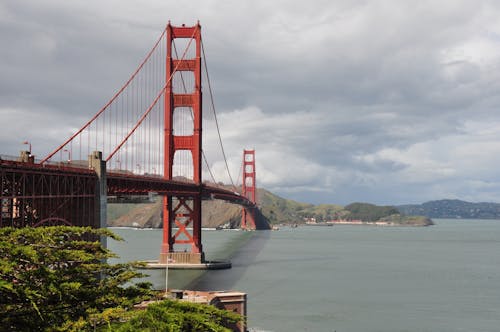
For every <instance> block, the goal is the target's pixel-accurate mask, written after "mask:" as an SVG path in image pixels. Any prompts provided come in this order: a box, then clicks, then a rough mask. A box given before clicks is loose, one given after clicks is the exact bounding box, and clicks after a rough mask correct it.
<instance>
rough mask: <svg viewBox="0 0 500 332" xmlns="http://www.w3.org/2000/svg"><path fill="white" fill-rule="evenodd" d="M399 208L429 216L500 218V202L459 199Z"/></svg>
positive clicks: (407, 213)
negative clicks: (475, 201)
mask: <svg viewBox="0 0 500 332" xmlns="http://www.w3.org/2000/svg"><path fill="white" fill-rule="evenodd" d="M397 209H398V210H399V211H400V212H401V213H402V214H405V215H421V216H426V217H429V218H457V219H458V218H463V219H500V204H499V203H471V202H465V201H461V200H458V199H442V200H438V201H430V202H426V203H423V204H410V205H400V206H397Z"/></svg>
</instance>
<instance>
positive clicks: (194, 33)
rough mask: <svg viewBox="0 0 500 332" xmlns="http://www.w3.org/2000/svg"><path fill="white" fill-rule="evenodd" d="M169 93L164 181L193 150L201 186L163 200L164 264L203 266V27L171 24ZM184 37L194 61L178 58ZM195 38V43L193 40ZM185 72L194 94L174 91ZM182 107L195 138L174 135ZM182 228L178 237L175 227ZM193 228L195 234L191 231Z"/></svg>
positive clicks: (171, 177) (167, 97) (166, 91)
mask: <svg viewBox="0 0 500 332" xmlns="http://www.w3.org/2000/svg"><path fill="white" fill-rule="evenodd" d="M166 38H167V40H166V47H167V56H166V77H165V80H166V83H167V86H166V90H165V106H164V122H165V124H164V128H165V129H164V173H163V174H164V176H163V177H164V179H165V180H172V179H173V172H172V170H173V165H174V156H175V153H176V152H177V151H189V152H190V153H191V156H192V161H193V178H192V179H191V180H193V182H194V183H195V184H197V185H198V186H197V187H198V188H199V189H197V192H193V193H191V194H189V195H186V194H183V195H180V194H179V195H177V196H175V198H174V197H172V196H164V197H163V243H162V247H161V254H160V263H166V262H167V259H168V258H170V259H172V260H175V262H176V263H201V262H203V260H204V257H203V256H204V255H203V248H202V244H201V184H202V179H201V173H202V165H201V162H202V148H201V147H202V145H201V143H202V142H201V140H202V93H201V26H200V24H199V23H198V24H197V25H195V26H192V27H186V26H185V25H182V26H180V27H177V26H172V25H171V24H170V22H169V23H168V25H167V34H166ZM178 38H179V39H180V38H184V39H187V41H188V42H189V44H188V45H190V43H192V44H194V46H195V52H196V53H195V57H194V58H192V59H184V58H181V57H180V55H179V58H174V56H173V54H172V46H173V41H174V39H178ZM190 39H191V40H190ZM179 72H184V73H187V74H189V75H191V74H192V75H193V76H194V86H193V88H192V90H191V91H187V92H186V91H183V92H184V93H177V92H175V91H174V86H173V83H174V80H175V79H176V78H177V77H178V75H176V73H178V74H180V73H179ZM180 108H183V109H186V108H187V109H188V110H190V112H191V114H192V120H193V132H192V134H191V135H185V133H182V135H175V134H174V113H175V112H176V110H178V109H179V111H180ZM173 225H175V226H176V227H178V230H177V232H176V233H175V234H173V233H172V226H173ZM188 227H192V232H189V231H188ZM176 244H184V245H185V244H187V245H191V252H188V253H185V252H175V251H174V245H176Z"/></svg>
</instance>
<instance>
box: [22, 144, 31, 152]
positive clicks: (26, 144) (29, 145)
mask: <svg viewBox="0 0 500 332" xmlns="http://www.w3.org/2000/svg"><path fill="white" fill-rule="evenodd" d="M22 144H25V145H29V147H30V150H29V153H30V154H31V143H30V142H28V141H24V142H22Z"/></svg>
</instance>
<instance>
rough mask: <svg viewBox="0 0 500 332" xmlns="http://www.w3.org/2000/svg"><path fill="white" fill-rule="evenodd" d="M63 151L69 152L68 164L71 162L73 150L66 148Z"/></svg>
mask: <svg viewBox="0 0 500 332" xmlns="http://www.w3.org/2000/svg"><path fill="white" fill-rule="evenodd" d="M63 152H67V153H68V164H69V163H71V150H68V149H64V150H63Z"/></svg>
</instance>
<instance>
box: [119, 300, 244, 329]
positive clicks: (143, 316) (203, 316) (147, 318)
mask: <svg viewBox="0 0 500 332" xmlns="http://www.w3.org/2000/svg"><path fill="white" fill-rule="evenodd" d="M240 320H241V316H240V315H238V314H235V313H233V312H229V311H226V310H221V309H217V308H215V307H213V306H210V305H202V304H196V303H189V302H179V301H171V300H165V301H161V302H158V303H153V304H150V305H149V306H148V307H147V308H146V309H145V310H140V311H136V312H135V313H134V314H133V316H132V318H131V319H130V320H129V321H127V322H125V323H116V324H114V325H113V327H112V330H113V331H117V332H135V331H168V332H184V331H192V332H209V331H210V332H225V331H231V330H230V329H229V328H227V327H226V326H230V325H232V324H235V323H237V322H239V321H240Z"/></svg>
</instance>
